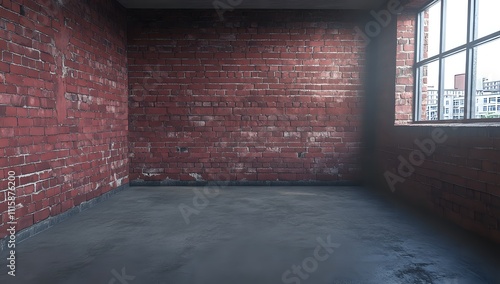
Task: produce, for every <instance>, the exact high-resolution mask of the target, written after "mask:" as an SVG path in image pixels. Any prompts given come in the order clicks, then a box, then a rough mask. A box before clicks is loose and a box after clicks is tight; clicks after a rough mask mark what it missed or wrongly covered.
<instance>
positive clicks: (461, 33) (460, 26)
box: [444, 0, 469, 50]
mask: <svg viewBox="0 0 500 284" xmlns="http://www.w3.org/2000/svg"><path fill="white" fill-rule="evenodd" d="M446 3H447V4H446V10H445V15H446V21H445V25H444V31H445V32H444V46H445V50H450V49H452V48H455V47H457V46H460V45H462V44H465V42H466V41H467V12H468V10H469V9H468V4H469V1H468V0H452V1H450V0H447V1H446Z"/></svg>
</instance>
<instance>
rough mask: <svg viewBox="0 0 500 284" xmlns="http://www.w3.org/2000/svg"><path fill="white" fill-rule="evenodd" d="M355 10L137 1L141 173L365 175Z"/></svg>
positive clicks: (133, 131) (133, 22) (134, 104)
mask: <svg viewBox="0 0 500 284" xmlns="http://www.w3.org/2000/svg"><path fill="white" fill-rule="evenodd" d="M354 16H355V14H353V13H350V12H336V11H327V12H325V11H234V12H231V13H230V12H228V13H226V14H224V17H225V21H223V22H222V21H220V20H219V17H218V15H217V13H216V11H131V12H130V13H129V35H128V42H129V45H128V57H129V86H130V88H129V89H130V97H129V99H130V110H129V111H130V116H129V125H130V134H129V135H130V138H129V139H130V151H131V153H130V157H131V172H130V179H131V181H132V182H133V181H172V180H178V181H194V180H197V179H198V180H205V181H220V180H231V181H276V180H279V181H301V180H314V181H354V180H356V179H357V176H358V168H359V164H358V156H359V149H360V126H361V125H360V124H361V123H360V121H361V112H362V110H361V109H362V106H361V97H362V89H363V87H362V82H361V79H360V74H362V71H363V69H364V46H363V42H362V41H360V40H358V39H355V32H354V27H355V25H356V22H355V20H353V17H354Z"/></svg>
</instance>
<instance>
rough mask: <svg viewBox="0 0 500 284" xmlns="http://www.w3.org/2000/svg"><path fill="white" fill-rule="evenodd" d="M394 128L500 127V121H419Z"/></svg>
mask: <svg viewBox="0 0 500 284" xmlns="http://www.w3.org/2000/svg"><path fill="white" fill-rule="evenodd" d="M394 126H397V127H401V126H403V127H453V128H457V127H476V128H477V127H500V120H496V119H495V120H494V121H492V120H489V121H484V120H482V121H478V120H469V121H460V122H457V121H449V120H446V121H436V122H429V121H418V122H412V123H409V124H395V125H394Z"/></svg>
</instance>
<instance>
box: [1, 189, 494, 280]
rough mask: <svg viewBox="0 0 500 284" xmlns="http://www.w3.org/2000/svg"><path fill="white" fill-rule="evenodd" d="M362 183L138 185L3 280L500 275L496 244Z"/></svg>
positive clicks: (63, 229) (47, 243) (73, 222)
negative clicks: (382, 195)
mask: <svg viewBox="0 0 500 284" xmlns="http://www.w3.org/2000/svg"><path fill="white" fill-rule="evenodd" d="M432 219H435V218H429V217H428V216H423V215H421V214H419V213H415V212H411V211H409V210H406V209H405V208H404V207H401V206H400V205H398V204H395V203H393V202H391V201H388V200H387V199H384V198H382V197H380V196H378V195H377V194H375V193H372V191H369V190H367V189H365V188H361V187H284V186H283V187H278V186H276V187H221V188H217V187H132V188H130V189H127V190H125V191H123V192H120V193H118V194H117V195H115V196H113V197H112V198H111V199H109V200H107V201H105V202H103V203H100V204H98V205H97V206H96V207H93V208H91V209H89V210H86V211H84V212H82V213H80V214H78V215H76V216H74V217H71V218H70V219H68V220H66V221H64V222H63V223H60V224H58V225H56V226H54V227H52V228H50V229H49V230H47V231H44V232H42V233H40V234H38V235H36V236H34V237H32V238H29V239H27V240H26V241H24V242H22V243H20V244H19V245H18V248H17V251H16V253H17V271H16V274H17V276H16V277H11V276H6V273H7V269H6V267H5V265H4V264H5V259H6V254H5V252H4V253H3V254H2V260H1V261H0V263H3V265H2V267H0V272H1V275H0V283H36V284H44V283H50V284H57V283H85V284H87V283H111V284H112V283H115V284H124V283H130V284H135V283H141V284H142V283H145V284H149V283H159V284H160V283H164V284H184V283H197V284H198V283H199V284H202V283H206V284H209V283H210V284H212V283H214V284H215V283H216V284H246V283H248V284H267V283H269V284H279V283H296V284H297V283H328V284H347V283H349V284H354V283H384V284H391V283H397V284H399V283H449V284H458V283H474V284H477V283H500V269H499V268H500V256H499V255H498V251H496V250H495V249H493V246H492V245H491V244H488V243H487V242H485V241H484V240H481V239H475V238H473V237H471V236H470V235H469V234H466V233H464V232H462V231H461V230H459V229H457V228H455V227H454V226H448V225H446V224H442V223H440V221H437V222H436V221H434V220H432Z"/></svg>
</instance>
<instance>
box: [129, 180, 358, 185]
mask: <svg viewBox="0 0 500 284" xmlns="http://www.w3.org/2000/svg"><path fill="white" fill-rule="evenodd" d="M360 184H361V183H360V182H355V181H313V180H305V181H247V180H244V181H180V180H162V181H144V180H134V181H130V186H314V185H316V186H318V185H334V186H358V185H360Z"/></svg>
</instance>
